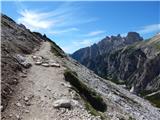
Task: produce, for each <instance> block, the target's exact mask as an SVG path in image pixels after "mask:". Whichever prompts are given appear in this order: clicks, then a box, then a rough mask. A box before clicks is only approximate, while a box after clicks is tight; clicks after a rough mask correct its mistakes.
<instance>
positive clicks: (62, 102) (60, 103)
mask: <svg viewBox="0 0 160 120" xmlns="http://www.w3.org/2000/svg"><path fill="white" fill-rule="evenodd" d="M78 105H79V103H78V101H76V100H73V99H67V98H62V99H59V100H56V101H55V102H54V103H53V106H54V107H55V108H68V109H71V108H73V107H75V106H78Z"/></svg>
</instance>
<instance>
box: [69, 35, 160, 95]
mask: <svg viewBox="0 0 160 120" xmlns="http://www.w3.org/2000/svg"><path fill="white" fill-rule="evenodd" d="M71 56H72V57H73V58H74V59H76V60H77V61H79V62H80V63H82V64H83V65H85V66H86V67H88V68H89V69H91V70H93V71H94V72H95V73H96V74H98V75H100V76H102V77H103V78H106V79H110V80H111V81H113V82H115V83H118V84H125V85H127V88H128V89H131V88H132V90H131V91H132V92H134V93H136V94H143V95H144V94H146V93H152V92H154V91H157V90H159V89H160V77H159V76H160V35H159V34H157V35H156V36H154V37H153V38H151V39H150V40H144V41H143V38H142V37H140V35H139V34H138V33H136V32H129V33H128V35H127V36H126V37H121V36H120V35H117V36H111V37H106V38H104V39H103V40H101V41H100V42H99V43H97V44H94V45H92V46H91V47H86V48H82V49H80V50H78V51H76V52H74V53H73V54H72V55H71Z"/></svg>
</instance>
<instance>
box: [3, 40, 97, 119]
mask: <svg viewBox="0 0 160 120" xmlns="http://www.w3.org/2000/svg"><path fill="white" fill-rule="evenodd" d="M34 55H35V56H43V57H44V58H47V59H52V60H54V61H57V58H56V56H54V55H53V53H51V52H50V43H49V42H44V43H43V44H42V46H41V48H40V50H39V51H37V52H36V53H34ZM26 59H27V62H29V63H31V64H32V67H31V68H30V69H29V70H28V71H27V72H26V71H24V73H23V74H22V73H21V79H20V81H19V84H18V85H17V88H16V92H15V94H14V95H13V98H12V99H11V100H10V102H9V104H8V106H7V108H6V110H5V111H4V112H3V116H2V120H89V119H94V120H98V119H99V118H98V117H94V116H92V115H91V114H89V113H88V112H87V111H86V110H85V108H84V106H83V102H82V100H81V99H80V97H78V95H76V92H75V91H73V90H72V89H70V85H69V83H66V81H65V80H64V76H63V72H64V69H65V68H64V67H63V66H62V65H61V67H59V68H58V67H44V66H40V65H35V64H34V61H33V59H32V55H29V56H26ZM75 96H77V97H76V99H78V100H74V98H75ZM58 100H59V101H58ZM63 102H65V103H64V104H62V106H60V108H55V107H54V106H57V105H59V104H61V103H63ZM64 107H68V108H69V107H71V108H70V109H68V108H64Z"/></svg>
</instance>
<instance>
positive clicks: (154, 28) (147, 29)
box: [137, 24, 160, 34]
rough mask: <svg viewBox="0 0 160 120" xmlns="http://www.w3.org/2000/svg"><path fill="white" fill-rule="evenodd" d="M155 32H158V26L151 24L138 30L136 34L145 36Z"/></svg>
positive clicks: (159, 25)
mask: <svg viewBox="0 0 160 120" xmlns="http://www.w3.org/2000/svg"><path fill="white" fill-rule="evenodd" d="M155 31H160V24H152V25H147V26H144V27H142V29H140V30H138V31H137V32H138V33H140V34H147V33H151V32H155Z"/></svg>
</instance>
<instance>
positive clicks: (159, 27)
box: [121, 24, 160, 36]
mask: <svg viewBox="0 0 160 120" xmlns="http://www.w3.org/2000/svg"><path fill="white" fill-rule="evenodd" d="M133 31H136V32H138V33H140V34H142V35H144V34H148V33H152V32H156V31H157V32H160V24H151V25H146V26H142V27H139V29H138V30H133ZM126 35H127V33H122V34H121V36H126Z"/></svg>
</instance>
